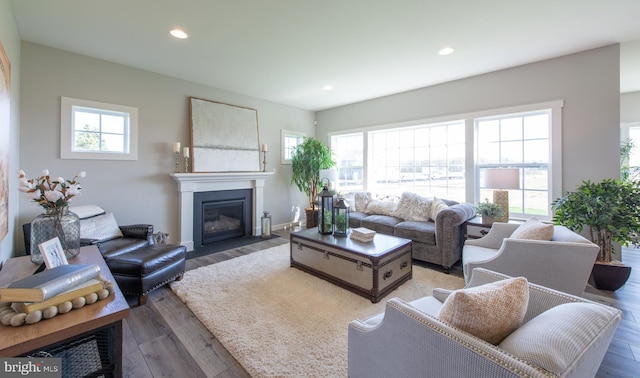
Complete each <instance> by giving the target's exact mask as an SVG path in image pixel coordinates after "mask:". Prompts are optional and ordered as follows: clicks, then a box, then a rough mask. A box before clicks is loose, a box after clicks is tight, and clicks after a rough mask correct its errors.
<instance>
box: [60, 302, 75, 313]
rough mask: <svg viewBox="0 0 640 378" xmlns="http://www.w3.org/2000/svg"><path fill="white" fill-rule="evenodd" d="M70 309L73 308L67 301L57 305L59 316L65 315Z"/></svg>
mask: <svg viewBox="0 0 640 378" xmlns="http://www.w3.org/2000/svg"><path fill="white" fill-rule="evenodd" d="M72 308H73V305H72V304H71V302H69V301H66V302H64V303H60V304H59V305H58V313H59V314H66V313H67V312H69V311H71V309H72Z"/></svg>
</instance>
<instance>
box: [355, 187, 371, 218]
mask: <svg viewBox="0 0 640 378" xmlns="http://www.w3.org/2000/svg"><path fill="white" fill-rule="evenodd" d="M354 197H355V204H356V208H355V211H358V212H361V213H364V212H366V210H367V204H369V201H371V198H372V195H371V193H370V192H355V193H354Z"/></svg>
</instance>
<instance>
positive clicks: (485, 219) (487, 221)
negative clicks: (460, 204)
mask: <svg viewBox="0 0 640 378" xmlns="http://www.w3.org/2000/svg"><path fill="white" fill-rule="evenodd" d="M495 221H496V218H495V217H485V216H483V217H482V224H489V225H491V224H493V223H494V222H495Z"/></svg>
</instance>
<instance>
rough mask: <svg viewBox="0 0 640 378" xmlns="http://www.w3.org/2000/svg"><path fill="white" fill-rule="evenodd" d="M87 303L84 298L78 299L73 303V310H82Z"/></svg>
mask: <svg viewBox="0 0 640 378" xmlns="http://www.w3.org/2000/svg"><path fill="white" fill-rule="evenodd" d="M86 303H87V300H86V299H84V297H78V298H76V299H74V300H72V301H71V304H72V305H73V308H82V307H83V306H84V305H85V304H86Z"/></svg>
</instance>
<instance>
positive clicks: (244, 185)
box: [171, 172, 275, 251]
mask: <svg viewBox="0 0 640 378" xmlns="http://www.w3.org/2000/svg"><path fill="white" fill-rule="evenodd" d="M274 173H275V172H215V173H171V177H172V178H173V179H174V180H175V181H176V182H177V183H178V192H179V193H180V208H179V211H180V244H182V245H184V246H186V247H187V251H192V250H193V245H194V244H193V193H196V192H212V191H218V190H234V189H252V190H253V217H252V218H253V220H252V222H253V223H252V225H251V230H252V233H253V235H261V234H262V227H261V225H260V222H259V219H260V215H261V214H262V212H263V209H264V198H263V197H264V183H265V180H266V179H267V178H268V177H269V176H272V175H273V174H274Z"/></svg>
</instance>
